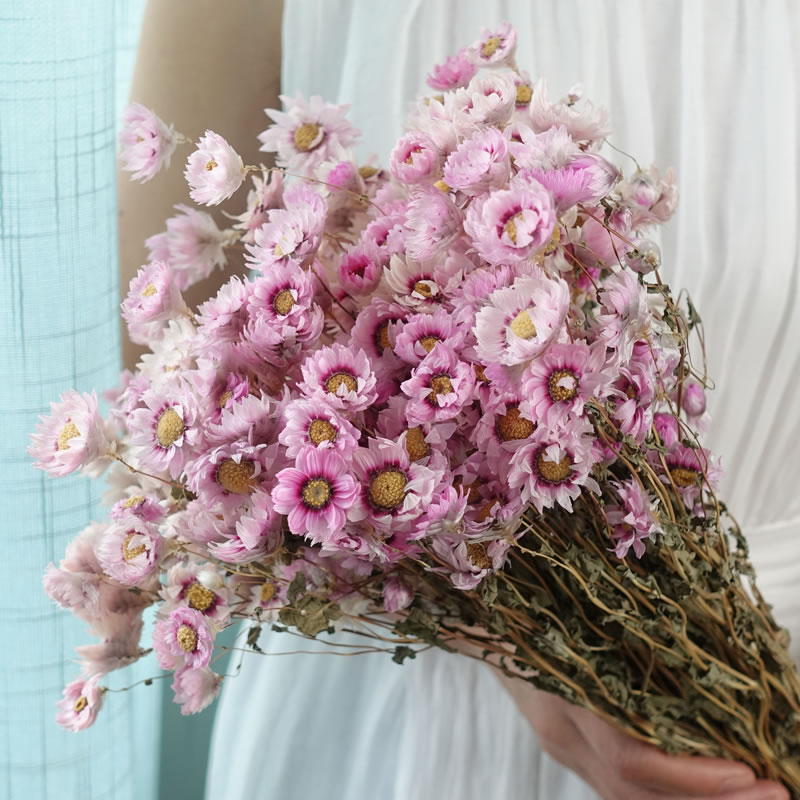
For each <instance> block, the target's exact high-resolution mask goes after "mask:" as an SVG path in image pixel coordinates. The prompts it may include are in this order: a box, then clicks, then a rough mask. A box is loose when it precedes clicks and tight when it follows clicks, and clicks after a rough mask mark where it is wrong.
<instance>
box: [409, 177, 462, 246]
mask: <svg viewBox="0 0 800 800" xmlns="http://www.w3.org/2000/svg"><path fill="white" fill-rule="evenodd" d="M463 222H464V215H463V214H462V212H461V210H460V209H459V208H458V206H457V205H456V204H455V203H454V202H453V201H452V199H451V198H450V195H449V194H445V193H444V192H442V191H441V190H440V189H438V188H436V187H434V186H428V185H424V184H423V185H420V186H416V187H415V188H414V189H413V191H412V192H411V200H410V201H409V203H408V211H407V213H406V251H407V252H408V255H409V256H410V257H411V258H412V259H415V260H417V261H424V260H426V259H429V258H433V257H434V256H436V255H437V254H438V253H441V252H442V251H444V250H446V249H447V248H448V247H449V246H450V245H452V244H453V242H454V241H455V240H456V239H457V238H458V237H459V236H461V235H462V224H463Z"/></svg>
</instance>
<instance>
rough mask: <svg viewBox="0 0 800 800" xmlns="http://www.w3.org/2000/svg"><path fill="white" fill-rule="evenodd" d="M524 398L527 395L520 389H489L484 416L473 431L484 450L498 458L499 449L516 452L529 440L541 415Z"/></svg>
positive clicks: (478, 444) (484, 406)
mask: <svg viewBox="0 0 800 800" xmlns="http://www.w3.org/2000/svg"><path fill="white" fill-rule="evenodd" d="M523 397H525V394H524V392H521V391H519V389H517V390H516V391H513V392H512V391H500V390H498V389H496V388H495V387H494V386H492V387H491V388H490V391H489V392H488V393H487V397H486V399H485V402H484V403H483V405H482V411H483V413H482V414H481V418H480V420H479V421H478V424H477V425H476V426H475V429H474V431H472V433H471V438H472V440H473V441H474V442H475V444H476V445H477V447H478V449H479V451H480V452H481V453H485V454H486V455H488V456H491V457H497V455H498V454H499V453H500V451H505V452H506V453H511V452H514V451H515V450H518V449H519V448H520V447H522V445H524V444H525V443H526V442H528V441H530V438H531V436H532V435H533V432H534V431H535V430H536V426H537V424H538V423H537V422H536V421H535V420H537V419H538V418H537V417H532V416H531V415H530V412H529V409H528V408H527V406H526V404H525V403H524V402H523V399H522V398H523Z"/></svg>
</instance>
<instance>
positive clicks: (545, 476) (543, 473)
mask: <svg viewBox="0 0 800 800" xmlns="http://www.w3.org/2000/svg"><path fill="white" fill-rule="evenodd" d="M536 471H537V472H538V473H539V477H540V478H541V479H542V480H543V481H546V482H547V483H563V482H564V481H565V480H567V478H569V476H570V475H571V474H572V459H571V458H570V457H569V456H564V458H562V459H561V460H560V461H547V460H546V459H545V457H544V452H543V451H541V452H540V453H539V455H538V456H537V457H536Z"/></svg>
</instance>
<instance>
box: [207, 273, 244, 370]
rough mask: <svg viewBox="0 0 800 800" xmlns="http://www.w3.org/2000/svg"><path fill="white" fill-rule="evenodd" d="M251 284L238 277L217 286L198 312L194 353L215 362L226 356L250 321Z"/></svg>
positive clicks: (233, 276) (235, 276) (232, 277)
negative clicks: (248, 307)
mask: <svg viewBox="0 0 800 800" xmlns="http://www.w3.org/2000/svg"><path fill="white" fill-rule="evenodd" d="M252 287H253V284H252V283H250V282H249V281H243V280H242V279H241V278H240V277H239V276H238V275H232V276H231V278H230V279H229V280H228V281H227V283H224V284H223V285H222V286H220V288H219V291H218V292H217V293H216V295H214V297H211V298H209V299H208V300H206V301H205V302H204V303H202V304H201V305H200V306H199V307H198V309H197V340H196V342H195V349H196V350H197V351H199V352H200V353H203V354H204V355H207V356H215V357H216V359H217V360H218V361H222V360H223V356H226V355H228V354H229V347H228V346H229V345H232V344H236V343H237V342H238V341H239V339H240V338H241V335H242V332H243V331H244V326H245V324H246V323H247V320H248V318H249V314H248V309H247V305H248V300H249V299H250V292H251V290H252Z"/></svg>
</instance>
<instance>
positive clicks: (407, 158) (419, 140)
mask: <svg viewBox="0 0 800 800" xmlns="http://www.w3.org/2000/svg"><path fill="white" fill-rule="evenodd" d="M440 166H441V154H440V152H439V149H438V148H437V147H436V143H435V142H434V141H433V139H431V137H430V136H428V135H427V134H424V133H421V132H419V131H412V132H411V133H407V134H406V135H405V136H403V137H402V139H400V140H399V141H398V142H397V144H396V145H395V146H394V149H393V150H392V153H391V155H390V156H389V170H390V171H391V173H392V175H393V176H394V177H395V178H396V179H397V180H398V181H400V182H401V183H424V182H433V181H435V180H436V178H438V176H439V168H440Z"/></svg>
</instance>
